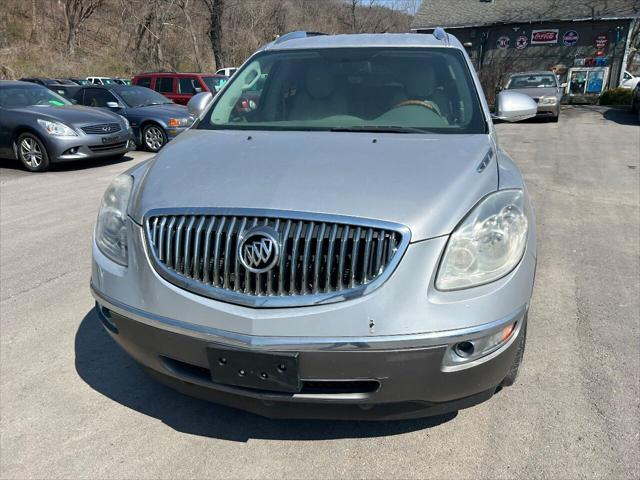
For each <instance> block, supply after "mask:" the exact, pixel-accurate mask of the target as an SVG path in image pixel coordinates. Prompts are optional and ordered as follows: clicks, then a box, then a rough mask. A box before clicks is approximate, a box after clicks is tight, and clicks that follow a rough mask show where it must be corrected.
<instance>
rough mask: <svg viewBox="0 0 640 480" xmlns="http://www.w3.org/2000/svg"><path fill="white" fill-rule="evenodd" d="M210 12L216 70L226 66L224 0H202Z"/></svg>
mask: <svg viewBox="0 0 640 480" xmlns="http://www.w3.org/2000/svg"><path fill="white" fill-rule="evenodd" d="M202 2H203V3H204V5H205V7H206V8H207V12H208V13H209V42H211V50H213V61H214V66H213V68H214V70H216V69H219V68H222V67H224V57H223V54H222V14H223V12H224V0H202Z"/></svg>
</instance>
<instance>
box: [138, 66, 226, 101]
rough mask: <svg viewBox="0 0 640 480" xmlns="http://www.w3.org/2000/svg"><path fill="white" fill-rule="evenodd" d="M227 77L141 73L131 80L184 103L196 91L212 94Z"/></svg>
mask: <svg viewBox="0 0 640 480" xmlns="http://www.w3.org/2000/svg"><path fill="white" fill-rule="evenodd" d="M227 80H229V77H225V76H224V75H212V74H205V73H142V74H140V75H136V76H135V77H133V79H132V80H131V83H132V84H133V85H138V86H140V87H147V88H151V89H152V90H155V91H156V92H158V93H161V94H162V95H164V96H165V97H167V98H168V99H170V100H173V101H174V102H175V103H180V104H182V105H186V104H187V102H188V101H189V100H190V99H191V97H193V96H194V95H195V94H196V93H200V92H211V93H213V94H214V95H215V94H216V92H218V90H220V89H221V88H222V86H223V85H224V84H225V83H227Z"/></svg>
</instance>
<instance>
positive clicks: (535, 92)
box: [509, 87, 559, 98]
mask: <svg viewBox="0 0 640 480" xmlns="http://www.w3.org/2000/svg"><path fill="white" fill-rule="evenodd" d="M509 91H510V92H518V93H524V94H525V95H529V96H530V97H531V98H540V97H553V96H556V95H559V93H558V89H557V88H554V87H549V88H546V87H544V88H542V87H541V88H537V87H536V88H510V89H509Z"/></svg>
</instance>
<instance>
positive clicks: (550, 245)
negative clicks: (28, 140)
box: [0, 107, 640, 478]
mask: <svg viewBox="0 0 640 480" xmlns="http://www.w3.org/2000/svg"><path fill="white" fill-rule="evenodd" d="M498 129H499V134H500V141H501V142H502V145H503V146H504V148H505V149H506V150H507V151H508V152H509V153H510V154H511V155H512V156H513V157H514V158H515V159H516V161H517V162H518V164H519V165H520V167H521V168H522V170H523V172H524V175H525V177H526V180H527V183H528V187H529V190H530V193H531V196H532V198H533V202H534V204H535V207H536V210H537V215H538V254H539V261H538V274H537V280H536V288H535V292H534V298H533V300H532V306H531V312H530V315H529V322H530V323H529V331H528V343H527V351H526V353H525V358H524V364H523V367H522V369H521V375H520V377H519V380H518V382H517V384H516V385H515V386H514V387H512V388H509V389H505V390H503V391H501V392H500V393H499V394H497V395H496V396H495V397H494V398H493V399H492V400H491V401H489V402H486V403H484V404H481V405H479V406H477V407H474V408H472V409H468V410H464V411H460V412H459V413H457V414H454V415H449V416H446V417H438V418H432V419H424V420H418V421H404V422H393V423H364V422H363V423H361V422H323V421H274V420H268V419H264V418H260V417H257V416H254V415H251V414H248V413H243V412H240V411H236V410H232V409H229V408H224V407H220V406H216V405H213V404H209V403H206V402H203V401H199V400H195V399H192V398H189V397H185V396H182V395H180V394H178V393H175V392H173V391H171V390H169V389H167V388H165V387H163V386H160V385H159V384H157V383H156V382H155V381H154V380H152V379H150V378H149V377H148V376H147V375H146V374H145V373H144V372H143V371H142V370H141V368H140V367H138V366H137V365H136V364H135V363H134V362H133V361H132V360H130V359H129V358H128V357H127V356H126V355H125V354H124V353H123V352H122V351H121V350H119V348H118V347H117V346H116V345H115V344H114V343H113V342H112V341H111V340H110V339H109V338H108V336H107V335H106V333H105V332H103V331H102V330H101V327H100V326H99V324H98V322H97V320H96V318H95V316H94V315H93V314H92V312H91V309H92V307H93V300H92V298H91V296H90V294H89V288H88V282H89V276H90V239H91V232H92V228H93V222H94V219H95V215H96V212H97V208H98V204H99V201H100V197H101V195H102V193H103V191H104V189H105V188H106V186H107V184H108V183H109V181H110V179H111V178H113V177H114V176H115V175H116V174H118V173H120V172H121V171H123V170H125V169H127V168H129V167H130V166H131V165H133V164H135V163H136V162H139V161H141V160H142V159H143V158H146V157H148V155H147V154H142V153H139V152H136V153H134V154H132V155H131V158H129V159H126V160H125V161H122V162H119V163H110V164H104V163H103V162H91V163H88V164H82V165H64V166H62V167H57V168H56V169H55V170H54V171H51V172H49V173H46V174H38V175H34V174H29V173H27V172H25V171H22V170H20V169H19V167H18V166H17V165H16V164H15V163H13V162H10V161H0V202H1V203H0V260H1V271H0V282H1V283H0V315H1V320H0V476H1V477H2V478H75V477H83V478H88V477H92V478H122V477H128V478H151V477H160V478H176V477H193V478H204V477H208V478H239V477H297V478H301V477H304V478H316V477H325V478H337V477H343V478H347V477H349V478H352V477H353V478H355V477H372V478H373V477H376V478H478V477H479V478H507V477H526V478H598V477H600V478H602V477H607V478H638V475H639V473H638V472H639V471H640V464H639V460H638V459H639V458H640V447H639V446H640V434H639V431H640V424H639V417H640V410H639V398H640V379H639V375H640V373H639V372H640V331H639V330H640V305H639V302H640V301H639V298H640V291H639V282H640V271H639V258H640V252H639V243H640V210H639V204H640V199H639V193H640V179H639V174H640V166H639V163H640V158H639V157H640V126H639V125H638V123H637V121H636V120H635V118H634V117H633V116H632V115H631V114H629V113H627V112H625V111H622V110H615V109H606V108H600V107H570V108H566V109H564V110H563V112H562V116H561V119H560V123H559V124H553V123H545V122H526V123H520V124H501V125H499V126H498Z"/></svg>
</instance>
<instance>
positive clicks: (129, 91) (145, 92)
mask: <svg viewBox="0 0 640 480" xmlns="http://www.w3.org/2000/svg"><path fill="white" fill-rule="evenodd" d="M113 91H114V92H116V93H117V94H118V95H120V97H122V100H123V101H124V103H126V104H127V105H128V106H129V107H132V108H135V107H147V106H149V105H164V104H167V103H173V102H172V101H171V100H169V99H168V98H167V97H164V96H162V95H160V94H159V93H158V92H156V91H154V90H151V89H149V88H146V87H133V86H131V87H119V88H114V89H113Z"/></svg>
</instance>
